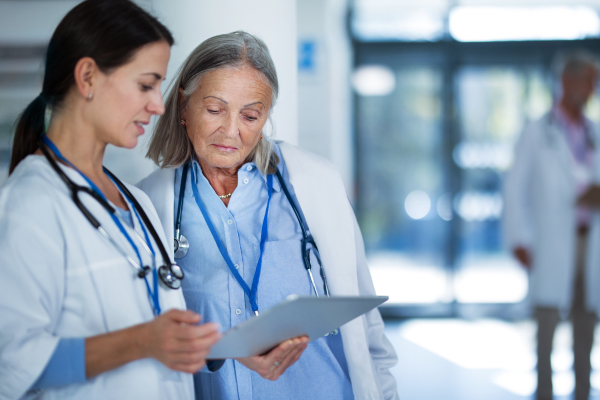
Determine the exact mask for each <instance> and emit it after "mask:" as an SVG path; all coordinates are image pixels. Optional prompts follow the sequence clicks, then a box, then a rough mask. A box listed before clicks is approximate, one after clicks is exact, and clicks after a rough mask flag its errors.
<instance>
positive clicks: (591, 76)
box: [562, 65, 598, 109]
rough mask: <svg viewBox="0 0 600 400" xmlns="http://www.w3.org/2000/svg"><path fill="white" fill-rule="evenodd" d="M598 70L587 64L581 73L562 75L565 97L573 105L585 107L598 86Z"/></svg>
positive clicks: (580, 107) (579, 107)
mask: <svg viewBox="0 0 600 400" xmlns="http://www.w3.org/2000/svg"><path fill="white" fill-rule="evenodd" d="M597 81H598V71H597V70H596V68H595V67H593V66H591V65H590V66H587V67H586V68H585V69H584V70H583V71H582V72H581V73H579V74H564V75H563V77H562V85H563V99H564V101H566V102H567V103H568V104H569V105H571V106H572V107H575V108H578V109H583V107H584V106H585V103H587V101H588V100H589V99H590V97H591V96H592V94H593V93H594V90H595V88H596V83H597Z"/></svg>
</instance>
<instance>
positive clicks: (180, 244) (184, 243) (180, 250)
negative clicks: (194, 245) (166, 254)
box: [175, 235, 190, 258]
mask: <svg viewBox="0 0 600 400" xmlns="http://www.w3.org/2000/svg"><path fill="white" fill-rule="evenodd" d="M189 249H190V242H188V240H187V238H186V237H185V236H183V235H179V238H175V258H182V257H185V255H186V254H187V252H188V250H189Z"/></svg>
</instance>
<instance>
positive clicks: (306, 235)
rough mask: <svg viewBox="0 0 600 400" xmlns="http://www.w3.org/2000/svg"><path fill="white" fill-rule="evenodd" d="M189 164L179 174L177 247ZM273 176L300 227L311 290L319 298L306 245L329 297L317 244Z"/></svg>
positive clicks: (287, 193) (286, 190)
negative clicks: (316, 262) (315, 259)
mask: <svg viewBox="0 0 600 400" xmlns="http://www.w3.org/2000/svg"><path fill="white" fill-rule="evenodd" d="M191 163H192V162H191V161H189V162H186V163H185V164H184V165H183V170H182V174H181V183H180V189H179V200H178V206H177V217H176V219H175V242H176V244H177V245H179V244H180V243H181V242H182V241H183V239H185V237H184V236H183V235H181V219H182V214H183V201H184V196H185V188H186V184H187V183H186V182H187V175H188V170H189V168H190V165H191ZM275 174H276V176H277V180H278V181H279V185H280V186H281V189H282V190H283V193H284V195H285V197H286V198H287V200H288V202H289V204H290V206H291V207H292V211H293V212H294V215H295V216H296V219H297V220H298V224H299V225H300V230H301V231H302V242H301V243H302V262H303V264H304V268H305V269H306V271H307V272H308V275H309V279H310V283H311V285H312V288H313V290H314V291H315V294H316V295H317V297H319V291H318V290H317V285H316V284H315V279H314V276H313V274H312V268H311V264H310V259H309V258H310V255H309V252H308V251H307V250H306V248H307V244H310V245H311V246H313V247H314V249H315V252H314V253H315V257H316V258H317V261H318V263H319V265H320V275H321V278H322V279H323V286H324V291H325V295H326V296H327V297H329V296H330V293H329V286H328V285H327V278H326V276H325V271H324V270H323V266H322V263H321V259H320V257H319V254H318V252H319V249H318V247H317V244H316V243H315V241H314V239H313V237H312V235H311V234H310V231H309V230H308V227H307V226H306V225H305V223H304V220H303V219H302V216H301V215H300V211H299V210H298V207H297V206H296V203H295V202H294V200H293V198H292V195H291V194H290V192H289V190H288V188H287V185H286V184H285V182H284V180H283V177H282V176H281V172H280V171H279V168H277V170H276V173H275ZM192 184H194V183H193V182H192ZM186 240H187V239H186ZM188 247H189V245H188ZM186 253H187V249H186V250H185V251H184V252H183V254H182V256H181V257H183V256H185V254H186Z"/></svg>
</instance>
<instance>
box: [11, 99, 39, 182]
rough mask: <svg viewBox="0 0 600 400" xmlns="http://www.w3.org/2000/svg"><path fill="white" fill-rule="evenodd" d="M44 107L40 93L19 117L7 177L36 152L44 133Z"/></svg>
mask: <svg viewBox="0 0 600 400" xmlns="http://www.w3.org/2000/svg"><path fill="white" fill-rule="evenodd" d="M46 105H47V103H46V97H45V96H44V95H43V94H42V93H40V95H39V96H38V97H36V98H35V99H34V100H33V101H32V102H31V103H30V104H29V105H28V106H27V108H26V109H25V111H23V113H22V114H21V116H20V117H19V122H18V123H17V129H16V131H15V137H14V139H13V145H12V152H11V154H10V166H9V169H8V174H9V175H10V174H12V172H13V171H14V170H15V167H16V166H17V164H19V163H20V162H21V160H23V159H24V158H25V157H27V156H28V155H30V154H33V153H34V152H35V151H36V150H37V148H38V142H39V140H40V138H41V137H42V134H43V133H44V117H45V114H46Z"/></svg>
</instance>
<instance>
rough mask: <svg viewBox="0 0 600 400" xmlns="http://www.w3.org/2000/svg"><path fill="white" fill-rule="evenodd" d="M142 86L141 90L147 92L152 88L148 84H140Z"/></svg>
mask: <svg viewBox="0 0 600 400" xmlns="http://www.w3.org/2000/svg"><path fill="white" fill-rule="evenodd" d="M140 86H141V87H142V92H148V91H150V90H152V86H150V85H140Z"/></svg>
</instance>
